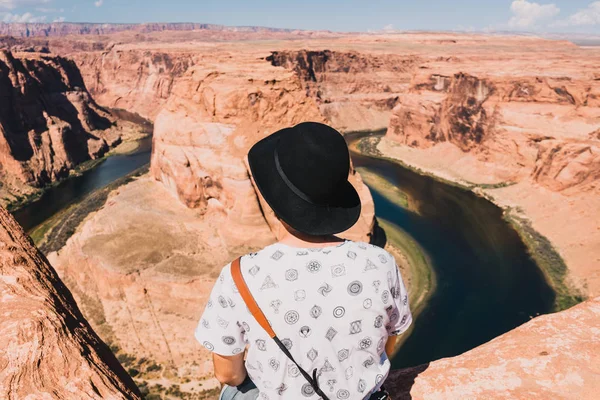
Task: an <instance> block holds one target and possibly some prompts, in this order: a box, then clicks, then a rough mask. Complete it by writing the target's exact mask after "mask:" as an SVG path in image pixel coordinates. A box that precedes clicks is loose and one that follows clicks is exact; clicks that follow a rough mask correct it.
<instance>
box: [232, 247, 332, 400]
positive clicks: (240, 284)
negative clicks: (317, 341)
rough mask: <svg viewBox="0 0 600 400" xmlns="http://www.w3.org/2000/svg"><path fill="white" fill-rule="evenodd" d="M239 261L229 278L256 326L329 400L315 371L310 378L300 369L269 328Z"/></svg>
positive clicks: (327, 399) (316, 389) (233, 263)
mask: <svg viewBox="0 0 600 400" xmlns="http://www.w3.org/2000/svg"><path fill="white" fill-rule="evenodd" d="M240 260H241V257H240V258H237V259H236V260H235V261H233V262H232V263H231V276H232V277H233V282H234V283H235V285H236V286H237V288H238V291H239V292H240V296H242V299H243V300H244V303H246V306H247V307H248V310H249V311H250V313H251V314H252V316H253V317H254V319H255V320H256V322H258V324H259V325H260V326H261V327H262V328H263V329H264V330H265V332H267V334H268V335H269V337H271V339H273V341H275V343H276V344H277V347H279V348H280V349H281V351H282V352H283V354H285V355H286V357H287V358H289V359H290V360H291V361H292V362H293V363H294V364H295V365H296V367H298V370H299V371H300V373H301V374H302V376H303V377H304V379H306V380H307V381H308V383H309V384H310V385H311V386H312V388H313V389H314V390H315V392H316V393H317V394H318V395H319V396H321V397H322V398H323V400H329V398H328V397H327V396H326V395H325V393H323V391H322V390H321V389H320V388H319V382H318V377H317V369H316V368H315V369H314V370H313V373H312V377H311V376H310V375H309V373H308V372H306V371H305V370H304V369H302V367H301V366H300V365H299V364H298V363H297V362H296V360H295V359H294V357H293V356H292V354H291V353H290V351H289V350H288V349H287V347H285V345H284V344H283V343H282V342H281V340H279V338H278V337H277V335H276V334H275V331H274V330H273V328H272V327H271V324H269V321H268V320H267V317H266V316H265V314H264V313H263V311H262V310H261V309H260V307H259V306H258V304H257V303H256V300H255V299H254V296H252V293H251V292H250V289H249V288H248V285H247V284H246V281H245V280H244V277H243V276H242V268H241V265H240V264H241V263H240Z"/></svg>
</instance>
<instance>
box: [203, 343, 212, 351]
mask: <svg viewBox="0 0 600 400" xmlns="http://www.w3.org/2000/svg"><path fill="white" fill-rule="evenodd" d="M202 345H203V346H204V347H206V349H207V350H208V351H213V350H214V349H215V346H213V344H212V343H211V342H204V343H202Z"/></svg>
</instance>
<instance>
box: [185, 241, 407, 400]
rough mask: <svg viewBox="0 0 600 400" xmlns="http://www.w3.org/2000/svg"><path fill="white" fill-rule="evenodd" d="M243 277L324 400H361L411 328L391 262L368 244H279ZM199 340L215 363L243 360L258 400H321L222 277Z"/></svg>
mask: <svg viewBox="0 0 600 400" xmlns="http://www.w3.org/2000/svg"><path fill="white" fill-rule="evenodd" d="M241 269H242V275H243V277H244V279H245V281H246V284H247V285H248V287H249V289H250V291H251V292H252V295H253V296H254V298H255V299H256V302H257V303H258V305H259V306H260V308H261V309H262V311H263V312H264V314H265V316H266V317H267V319H268V320H269V322H270V324H271V326H272V327H273V330H274V331H275V333H276V334H277V336H278V337H279V339H281V341H282V342H283V343H284V344H285V346H286V347H287V348H288V349H289V351H290V353H291V354H292V355H293V356H294V358H295V360H296V361H297V362H298V363H299V364H300V365H301V366H302V368H303V369H304V370H305V371H307V372H308V373H309V374H311V375H312V371H313V370H314V369H315V368H316V369H317V370H318V371H319V373H318V382H319V386H320V388H321V390H322V391H323V392H324V393H325V394H326V395H327V397H329V398H330V399H342V400H343V399H363V398H365V397H366V396H368V395H369V394H370V393H371V392H372V391H373V390H374V389H378V388H379V387H380V386H381V384H382V383H383V381H384V380H385V378H386V377H387V374H388V372H389V369H390V362H389V360H388V358H387V355H386V353H385V343H386V340H387V338H388V336H390V335H399V334H400V333H402V332H404V331H405V330H406V329H407V328H408V327H409V326H410V324H411V322H412V316H411V313H410V309H409V305H408V295H407V291H406V288H405V286H404V283H403V281H402V277H401V276H400V272H399V270H398V267H397V265H396V262H395V260H394V258H393V257H392V256H391V255H390V254H389V253H388V252H387V251H385V250H383V249H381V248H379V247H376V246H373V245H370V244H366V243H358V242H351V241H346V242H343V243H341V244H339V245H337V246H330V247H324V248H307V249H305V248H296V247H291V246H288V245H285V244H281V243H277V244H273V245H271V246H268V247H266V248H264V249H263V250H261V251H260V252H258V253H252V254H249V255H246V256H244V257H243V258H242V260H241ZM195 336H196V339H197V340H198V341H199V342H200V343H201V344H202V345H203V346H204V347H206V348H207V349H208V350H210V351H213V352H215V353H217V354H221V355H225V356H228V355H234V354H239V353H241V352H242V351H244V348H245V347H246V345H249V347H248V354H247V359H246V369H247V370H248V375H249V376H250V378H251V379H252V380H253V381H254V383H255V384H256V386H257V387H258V389H259V390H260V398H263V399H269V400H275V399H283V398H285V399H296V398H297V399H302V398H313V399H314V400H317V398H318V395H316V393H315V392H314V390H313V388H312V387H311V386H310V384H308V382H307V381H306V380H305V379H304V377H303V376H302V375H301V374H300V372H299V371H298V368H297V367H296V366H295V365H294V363H293V362H292V361H290V360H289V359H288V358H287V357H286V356H285V354H283V352H282V351H281V349H279V348H278V347H277V345H276V344H275V342H273V340H272V339H271V338H270V337H269V336H268V335H267V333H266V332H265V331H264V330H263V329H262V328H261V327H260V325H258V323H257V322H256V321H255V320H254V318H253V317H252V315H251V314H250V313H249V311H248V309H247V307H246V306H245V304H244V301H243V300H242V298H241V296H240V295H239V292H238V290H237V288H236V286H235V284H234V283H233V278H232V277H231V268H230V265H227V266H225V268H223V270H222V272H221V275H220V276H219V278H218V280H217V282H216V283H215V286H214V288H213V291H212V293H211V296H210V299H209V301H208V303H207V305H206V309H205V310H204V314H203V315H202V318H201V320H200V323H199V324H198V328H197V329H196V335H195Z"/></svg>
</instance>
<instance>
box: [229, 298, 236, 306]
mask: <svg viewBox="0 0 600 400" xmlns="http://www.w3.org/2000/svg"><path fill="white" fill-rule="evenodd" d="M227 304H229V307H231V308H233V307H235V303H234V302H233V300H231V299H230V298H229V297H228V298H227Z"/></svg>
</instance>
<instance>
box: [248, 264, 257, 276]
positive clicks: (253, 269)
mask: <svg viewBox="0 0 600 400" xmlns="http://www.w3.org/2000/svg"><path fill="white" fill-rule="evenodd" d="M258 271H260V267H259V266H258V265H255V266H254V267H252V268H250V270H249V271H248V272H250V275H252V276H256V274H258Z"/></svg>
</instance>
